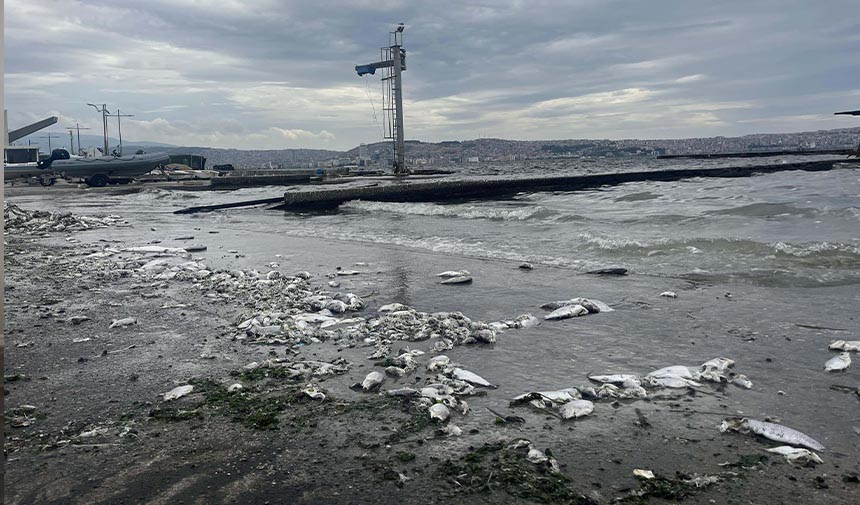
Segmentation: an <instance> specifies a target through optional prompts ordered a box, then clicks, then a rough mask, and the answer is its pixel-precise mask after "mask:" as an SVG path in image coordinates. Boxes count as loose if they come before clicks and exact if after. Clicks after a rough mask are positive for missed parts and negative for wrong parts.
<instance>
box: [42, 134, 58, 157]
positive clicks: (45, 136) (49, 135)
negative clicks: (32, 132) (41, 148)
mask: <svg viewBox="0 0 860 505" xmlns="http://www.w3.org/2000/svg"><path fill="white" fill-rule="evenodd" d="M59 137H60V136H59V135H54V134H53V133H49V134H47V135H44V136H42V137H39V138H43V139H48V152H49V153H50V152H51V151H52V149H51V139H56V138H59Z"/></svg>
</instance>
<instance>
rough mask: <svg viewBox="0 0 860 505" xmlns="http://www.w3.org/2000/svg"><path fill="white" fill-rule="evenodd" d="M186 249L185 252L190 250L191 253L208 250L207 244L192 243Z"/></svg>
mask: <svg viewBox="0 0 860 505" xmlns="http://www.w3.org/2000/svg"><path fill="white" fill-rule="evenodd" d="M184 249H185V252H190V253H193V252H203V251H205V250H206V246H205V245H190V246H188V247H186V248H184Z"/></svg>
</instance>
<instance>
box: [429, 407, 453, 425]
mask: <svg viewBox="0 0 860 505" xmlns="http://www.w3.org/2000/svg"><path fill="white" fill-rule="evenodd" d="M429 410H430V419H438V420H439V421H441V422H443V423H444V422H445V421H447V420H448V418H450V417H451V411H450V410H448V407H446V406H444V405H442V404H441V403H434V404H433V405H431V406H430V409H429Z"/></svg>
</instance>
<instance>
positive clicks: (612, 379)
mask: <svg viewBox="0 0 860 505" xmlns="http://www.w3.org/2000/svg"><path fill="white" fill-rule="evenodd" d="M588 380H592V381H594V382H600V383H602V384H615V385H616V386H622V387H625V388H632V387H636V386H641V385H642V383H641V382H640V380H639V377H638V376H636V375H633V374H626V373H616V374H611V375H589V376H588Z"/></svg>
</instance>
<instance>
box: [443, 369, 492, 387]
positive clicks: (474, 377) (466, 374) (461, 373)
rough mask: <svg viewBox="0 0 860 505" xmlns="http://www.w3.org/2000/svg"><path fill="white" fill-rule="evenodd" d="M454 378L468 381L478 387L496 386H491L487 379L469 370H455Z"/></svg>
mask: <svg viewBox="0 0 860 505" xmlns="http://www.w3.org/2000/svg"><path fill="white" fill-rule="evenodd" d="M453 373H454V377H455V378H457V379H459V380H461V381H466V382H468V383H470V384H474V385H476V386H484V387H487V388H495V387H496V386H494V385H492V384H490V383H489V382H488V381H487V379H484V378H483V377H481V376H480V375H478V374H476V373H473V372H470V371H468V370H463V369H462V368H455V369H454V372H453Z"/></svg>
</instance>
